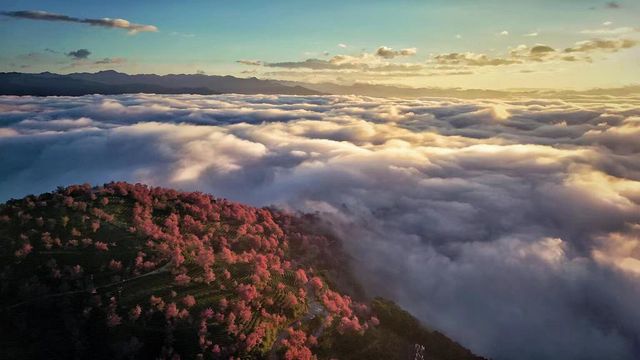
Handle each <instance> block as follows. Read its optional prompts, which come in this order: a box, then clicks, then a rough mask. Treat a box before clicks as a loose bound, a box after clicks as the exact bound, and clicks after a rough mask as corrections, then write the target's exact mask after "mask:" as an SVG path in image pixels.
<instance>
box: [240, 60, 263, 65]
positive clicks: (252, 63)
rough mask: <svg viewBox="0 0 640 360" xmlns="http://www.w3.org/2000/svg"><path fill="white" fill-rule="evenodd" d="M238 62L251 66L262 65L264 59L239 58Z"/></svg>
mask: <svg viewBox="0 0 640 360" xmlns="http://www.w3.org/2000/svg"><path fill="white" fill-rule="evenodd" d="M236 62H237V63H238V64H242V65H249V66H260V65H262V61H259V60H238V61H236Z"/></svg>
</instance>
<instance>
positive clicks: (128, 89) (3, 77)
mask: <svg viewBox="0 0 640 360" xmlns="http://www.w3.org/2000/svg"><path fill="white" fill-rule="evenodd" d="M127 93H155V94H201V95H211V94H222V93H238V94H282V95H317V94H321V92H319V91H315V90H311V89H307V88H305V87H302V86H298V85H292V86H289V85H284V84H281V83H280V82H278V81H274V80H260V79H256V78H247V79H242V78H237V77H233V76H211V75H200V74H191V75H185V74H179V75H155V74H140V75H128V74H124V73H120V72H117V71H113V70H108V71H100V72H97V73H73V74H66V75H60V74H53V73H50V72H44V73H39V74H27V73H16V72H11V73H0V95H37V96H55V95H57V96H79V95H88V94H104V95H114V94H127Z"/></svg>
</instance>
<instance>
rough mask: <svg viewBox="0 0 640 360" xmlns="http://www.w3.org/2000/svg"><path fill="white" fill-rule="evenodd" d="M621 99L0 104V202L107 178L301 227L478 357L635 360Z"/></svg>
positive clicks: (634, 267) (639, 211)
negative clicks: (266, 213)
mask: <svg viewBox="0 0 640 360" xmlns="http://www.w3.org/2000/svg"><path fill="white" fill-rule="evenodd" d="M639 105H640V97H633V96H629V97H625V98H612V97H587V96H583V97H577V96H576V97H575V98H574V99H571V100H541V99H517V100H504V101H466V100H454V99H418V100H399V99H386V100H385V99H373V98H366V97H357V96H309V97H298V96H240V95H221V96H192V95H177V96H155V95H122V96H85V97H75V98H65V97H55V98H37V97H0V169H2V171H0V199H1V200H6V199H8V198H10V197H19V196H23V195H26V194H29V193H39V192H44V191H49V190H52V189H54V188H55V187H56V186H58V185H66V184H70V183H82V182H85V181H87V182H91V183H94V184H98V183H103V182H107V181H111V180H127V181H134V182H135V181H140V182H146V183H149V184H153V185H163V186H171V187H178V188H182V189H184V190H201V191H206V192H211V193H213V194H215V195H217V196H222V197H227V198H230V199H233V200H238V201H243V202H248V203H251V204H255V205H269V204H277V205H279V206H283V207H289V208H293V209H299V210H304V211H320V212H322V213H323V214H324V216H325V217H326V219H327V220H328V221H330V222H332V223H333V226H335V228H336V229H338V231H340V233H341V235H342V236H343V238H344V240H345V241H346V246H347V248H348V250H349V251H350V252H351V254H352V255H353V257H354V259H355V260H354V261H355V265H356V268H357V271H358V274H359V275H360V276H361V277H362V279H363V280H364V281H365V283H366V285H367V288H368V289H369V290H370V292H371V293H372V294H376V293H377V294H383V295H386V296H390V297H392V298H394V299H395V300H397V301H399V302H400V303H401V304H402V305H404V306H405V307H407V308H408V309H409V310H411V311H412V312H413V313H414V314H416V315H417V316H418V317H420V318H421V319H422V320H424V321H425V322H426V323H427V324H429V325H431V326H433V327H435V328H437V329H440V330H442V331H443V332H445V333H446V334H448V335H450V336H452V337H453V338H455V339H456V340H458V341H460V342H461V343H463V344H464V345H466V346H468V347H470V348H472V349H473V350H474V351H476V352H478V353H480V354H482V355H485V356H490V357H492V358H495V359H637V358H638V357H640V312H638V310H637V304H638V303H640V240H639V239H640V146H639V145H638V139H639V138H640V110H639V109H640V106H639Z"/></svg>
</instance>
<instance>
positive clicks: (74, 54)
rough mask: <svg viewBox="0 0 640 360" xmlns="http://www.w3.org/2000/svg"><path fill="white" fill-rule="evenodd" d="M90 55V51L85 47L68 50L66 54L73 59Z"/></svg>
mask: <svg viewBox="0 0 640 360" xmlns="http://www.w3.org/2000/svg"><path fill="white" fill-rule="evenodd" d="M89 55H91V51H89V50H87V49H78V50H75V51H70V52H68V53H67V56H69V57H72V58H74V59H86V58H88V57H89Z"/></svg>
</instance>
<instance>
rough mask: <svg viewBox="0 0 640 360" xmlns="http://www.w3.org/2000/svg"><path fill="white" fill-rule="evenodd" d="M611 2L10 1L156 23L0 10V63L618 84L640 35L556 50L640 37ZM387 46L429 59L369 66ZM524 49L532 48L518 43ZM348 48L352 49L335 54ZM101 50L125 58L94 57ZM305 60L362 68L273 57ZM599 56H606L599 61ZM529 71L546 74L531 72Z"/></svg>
mask: <svg viewBox="0 0 640 360" xmlns="http://www.w3.org/2000/svg"><path fill="white" fill-rule="evenodd" d="M615 4H616V5H615V6H612V5H608V3H607V2H606V1H593V0H586V1H585V0H580V1H576V0H571V1H551V0H537V1H498V0H485V1H473V0H461V1H455V2H454V1H439V0H438V1H435V0H434V1H323V2H317V1H269V2H265V1H236V2H229V1H183V2H175V1H164V0H162V1H153V2H142V1H109V2H105V1H92V0H86V1H82V2H69V1H2V2H1V4H0V11H4V12H11V11H22V10H38V11H45V12H47V13H54V14H63V15H67V16H72V17H75V18H89V19H102V18H119V19H126V20H128V21H130V22H131V23H136V24H145V25H153V26H155V27H157V29H158V31H157V32H141V33H137V34H134V35H132V34H128V33H127V31H126V30H123V29H117V28H107V27H98V26H89V25H87V24H81V23H71V22H62V21H43V20H33V19H24V18H16V17H11V16H2V17H1V19H0V46H1V47H2V49H3V53H2V55H0V56H1V58H0V70H2V71H30V72H34V71H35V72H37V71H44V70H50V71H55V72H73V71H95V70H101V69H104V68H107V67H108V68H115V69H117V70H121V71H126V72H135V73H145V72H155V73H192V72H196V71H204V72H205V73H208V74H231V75H236V76H258V77H274V78H282V79H289V80H298V79H299V80H305V81H330V80H332V79H333V80H335V81H347V82H349V81H350V82H354V81H367V82H381V83H402V84H406V85H409V86H429V85H434V86H460V87H531V85H530V83H533V84H532V85H533V87H556V85H555V82H557V81H558V79H562V80H561V81H560V82H561V86H562V87H589V86H616V85H625V84H630V83H634V80H638V73H639V72H638V68H637V65H635V64H634V62H637V60H638V54H639V53H638V47H636V46H635V43H634V44H633V45H632V46H628V47H623V46H622V45H620V49H619V50H620V51H618V49H617V48H616V46H617V45H615V44H614V45H612V46H613V48H604V51H597V50H599V49H595V50H588V52H589V54H581V55H584V56H583V58H582V59H583V60H584V61H574V60H571V61H562V60H559V59H560V56H559V54H560V53H561V52H562V49H565V48H569V47H572V46H574V44H575V43H577V42H581V41H588V40H593V39H603V40H611V41H613V40H615V41H619V44H622V42H620V41H622V40H630V41H634V42H635V41H637V40H636V39H637V38H638V35H639V34H640V32H638V31H637V30H638V29H637V28H634V27H635V26H638V23H640V22H639V21H638V20H640V15H639V14H640V4H638V3H637V2H635V1H620V2H616V3H615ZM603 24H608V25H603ZM607 29H609V30H608V31H607ZM618 29H623V30H624V29H626V31H623V30H618ZM585 31H586V32H589V31H592V32H591V33H585ZM598 31H600V32H598ZM527 34H528V35H530V36H526V35H527ZM533 35H535V36H533ZM338 44H343V45H346V46H342V47H341V46H339V45H338ZM535 45H545V46H550V47H551V48H553V49H554V50H556V53H557V54H558V55H557V56H555V57H553V58H552V57H549V59H550V60H553V61H543V63H545V64H544V66H538V67H535V66H534V65H540V64H535V63H538V62H540V61H537V60H538V59H536V61H529V60H523V58H522V57H520V58H519V60H518V62H517V63H514V64H513V65H517V66H502V65H501V66H491V68H489V67H486V66H481V67H482V69H473V68H470V66H469V63H468V62H469V60H468V59H466V60H465V59H462V62H463V63H464V64H462V65H464V66H461V64H460V63H457V64H451V61H449V62H446V63H444V62H443V61H440V62H439V63H437V64H436V63H435V62H434V60H433V56H436V55H438V54H451V53H467V54H471V55H469V57H470V58H473V59H478V58H479V57H481V56H483V55H484V56H485V57H487V58H489V59H493V58H500V59H505V56H509V58H510V59H511V58H513V55H508V54H509V52H510V51H512V50H513V49H515V48H517V47H518V46H528V48H529V49H531V48H532V47H533V46H535ZM383 46H384V47H388V48H393V49H415V50H416V51H415V54H414V55H411V56H410V57H409V56H406V57H405V56H401V57H398V58H393V59H386V60H385V61H386V62H385V64H405V65H410V64H413V65H415V66H414V67H413V68H416V67H417V65H420V66H422V65H424V64H430V65H428V66H425V69H424V71H423V72H422V74H413V75H415V76H411V74H410V73H408V72H404V73H400V72H394V73H389V72H386V73H383V71H378V70H371V67H372V66H375V67H378V68H380V67H381V66H382V65H383V63H382V62H381V61H379V60H380V59H378V58H376V57H375V56H374V57H369V58H367V55H366V54H369V55H370V54H375V52H376V50H377V49H378V48H380V47H383ZM45 49H50V50H53V51H55V52H58V53H59V54H55V53H54V52H51V51H45ZM78 49H87V50H89V51H90V53H91V54H90V56H89V57H88V58H87V59H81V60H82V61H75V62H74V63H73V64H71V63H70V59H69V56H65V54H66V53H69V52H71V51H74V50H78ZM612 49H615V51H614V50H612ZM524 51H528V50H522V51H521V52H523V53H524ZM55 55H57V56H55ZM341 55H344V56H349V57H351V58H350V59H347V60H344V59H342V58H340V59H337V60H336V59H334V57H335V56H341ZM105 58H108V59H118V61H112V62H106V63H103V64H95V62H96V61H98V60H100V59H105ZM306 59H322V60H323V61H326V62H327V63H331V64H336V63H337V62H340V61H343V60H344V61H346V62H350V64H351V63H353V64H356V63H357V66H355V67H359V68H360V69H346V67H347V66H345V65H344V63H345V62H340V64H341V65H340V66H342V67H345V69H331V70H338V71H333V73H331V72H330V71H327V70H328V69H311V68H302V69H300V68H296V71H293V69H292V68H290V67H289V68H282V67H277V66H273V65H269V66H265V64H267V63H269V64H278V63H283V62H287V63H291V62H301V61H304V60H306ZM90 60H93V61H90ZM237 60H254V61H260V62H261V64H262V66H249V67H247V66H245V65H241V64H238V63H236V61H237ZM387 60H388V61H387ZM545 60H546V59H545ZM371 61H374V62H373V63H372V62H371ZM474 61H475V60H474ZM554 61H556V63H554ZM612 61H613V62H615V64H618V66H617V67H618V69H617V70H616V69H611V63H612ZM569 62H571V63H572V64H569ZM600 62H602V64H603V65H602V67H600V66H599V65H598V63H600ZM363 64H367V65H366V66H368V67H369V68H367V70H366V71H362V67H364V66H365V65H363ZM434 64H435V65H434ZM587 64H588V67H585V66H586V65H587ZM288 65H289V66H291V64H288ZM436 65H440V69H436V68H435V67H434V66H436ZM453 65H455V67H457V69H453V67H454V66H453ZM552 65H553V66H552ZM331 66H332V67H333V65H331ZM349 66H351V65H349ZM545 66H546V67H545ZM351 67H353V66H351ZM445 67H449V68H450V69H444V68H445ZM471 67H473V66H471ZM564 68H569V69H568V70H566V71H565V70H564ZM443 69H444V70H443ZM590 69H594V70H590ZM314 70H320V71H314ZM479 70H481V71H479ZM489 70H490V71H489ZM551 70H552V71H551ZM421 71H422V69H421ZM434 71H435V72H434ZM447 71H448V72H447ZM505 71H506V72H505ZM558 71H560V72H564V75H563V74H558V73H557V72H558ZM585 71H588V72H590V73H591V72H593V75H590V76H589V79H584V78H576V77H577V76H578V74H584V73H585ZM549 72H551V74H549ZM533 73H538V74H537V76H534V75H530V74H533ZM425 74H428V75H425ZM500 74H503V75H504V74H511V75H510V76H508V78H509V79H510V80H508V81H506V80H498V81H497V80H496V79H501V77H500V76H499V75H500ZM521 74H529V75H528V76H525V75H521ZM630 75H631V76H630ZM527 77H528V78H529V79H527Z"/></svg>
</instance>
